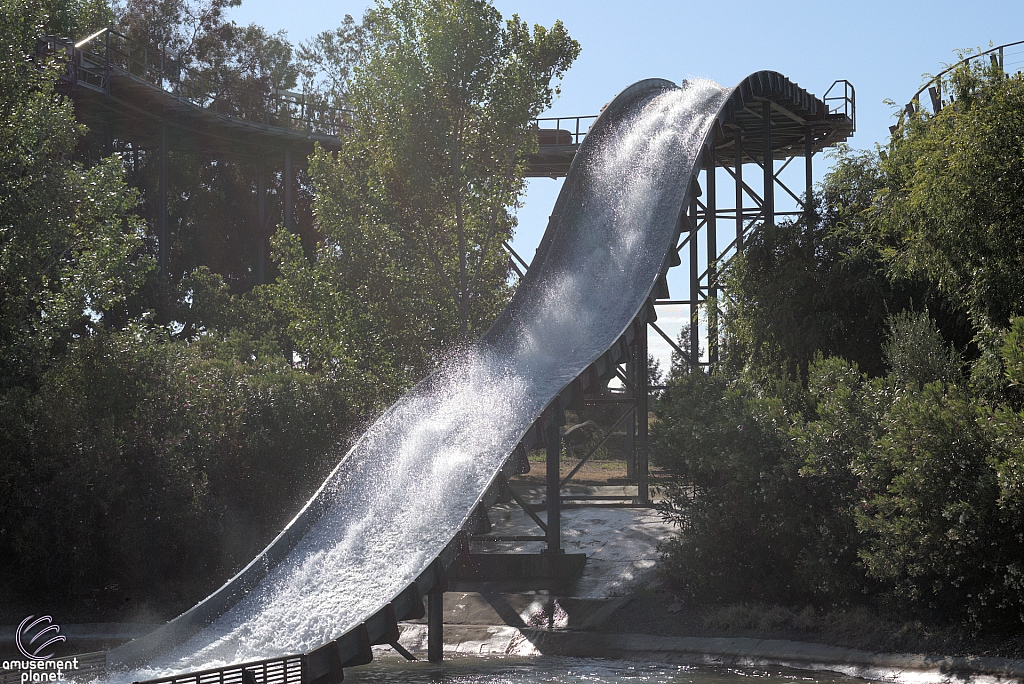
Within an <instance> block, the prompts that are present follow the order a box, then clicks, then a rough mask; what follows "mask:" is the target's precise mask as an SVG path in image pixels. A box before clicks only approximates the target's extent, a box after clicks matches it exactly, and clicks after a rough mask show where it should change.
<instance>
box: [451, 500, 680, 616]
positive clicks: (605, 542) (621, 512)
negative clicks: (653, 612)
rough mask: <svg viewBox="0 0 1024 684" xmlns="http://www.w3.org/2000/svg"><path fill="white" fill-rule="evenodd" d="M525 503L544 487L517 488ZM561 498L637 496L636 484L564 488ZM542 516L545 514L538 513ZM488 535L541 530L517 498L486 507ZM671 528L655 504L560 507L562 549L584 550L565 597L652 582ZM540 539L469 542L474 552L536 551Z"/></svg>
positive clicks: (625, 590)
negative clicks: (580, 569)
mask: <svg viewBox="0 0 1024 684" xmlns="http://www.w3.org/2000/svg"><path fill="white" fill-rule="evenodd" d="M517 491H519V492H520V493H521V495H522V496H523V498H524V499H525V500H526V501H527V502H530V503H532V502H540V501H541V500H542V499H543V489H542V488H539V487H538V488H521V489H517ZM563 495H564V496H573V495H575V496H580V495H591V496H593V495H597V496H622V497H623V500H624V501H625V500H628V499H629V498H631V497H633V496H635V495H636V487H635V486H593V487H586V486H580V487H567V488H566V489H565V491H564V493H563ZM539 515H540V517H541V518H542V519H543V518H544V517H545V514H544V513H543V512H540V513H539ZM490 518H491V524H492V525H493V529H492V530H491V534H492V535H497V536H521V535H538V534H543V532H542V531H541V529H540V528H539V527H537V525H536V523H534V522H533V520H531V519H530V517H529V516H528V515H527V514H526V513H525V512H524V511H523V509H522V508H520V507H519V506H518V505H517V504H516V503H515V502H510V503H507V504H495V506H494V507H493V508H492V509H491V511H490ZM672 529H673V528H672V526H671V525H669V524H668V523H666V522H665V521H664V520H662V518H661V516H660V515H658V513H657V511H655V510H654V509H653V508H634V507H622V506H614V505H610V504H608V503H595V504H592V505H585V506H578V507H577V506H574V505H569V506H566V507H564V508H563V509H562V547H563V548H564V549H565V550H566V551H567V552H569V553H573V552H576V553H579V552H582V553H586V554H587V563H586V565H585V566H584V568H583V575H582V576H581V577H580V578H579V579H578V581H577V582H576V583H575V586H574V587H572V588H571V589H570V590H569V591H567V592H564V593H566V594H567V595H570V596H574V597H579V598H608V597H616V596H625V595H626V594H629V593H632V592H635V591H636V590H637V589H639V588H640V587H642V586H644V585H645V584H648V583H650V582H651V581H653V580H654V570H655V565H656V562H657V560H658V543H659V542H660V541H662V540H664V539H667V538H668V537H669V535H670V534H671V533H672ZM544 548H545V544H544V542H476V541H475V542H473V543H472V544H471V550H472V551H473V553H540V552H541V551H543V550H544Z"/></svg>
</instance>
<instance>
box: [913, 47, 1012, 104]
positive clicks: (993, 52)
mask: <svg viewBox="0 0 1024 684" xmlns="http://www.w3.org/2000/svg"><path fill="white" fill-rule="evenodd" d="M1015 45H1024V40H1018V41H1016V42H1014V43H1004V44H1003V45H997V46H996V47H994V48H989V49H988V50H985V51H984V52H979V53H978V54H975V55H970V56H968V57H964V58H963V59H961V60H960V61H959V62H957V63H956V64H954V65H952V66H949V67H946V68H945V69H943V70H942V71H940V72H939V73H937V74H936V75H934V76H932V77H931V79H929V80H928V82H927V83H925V84H924V85H923V86H921V88H920V89H918V91H917V92H916V93H914V96H913V97H912V98H910V102H908V103H907V105H906V106H905V107H904V108H903V109H904V111H905V112H907V113H908V114H910V113H913V112H915V111H917V109H918V108H919V107H920V106H921V95H922V93H924V92H925V91H926V90H927V91H928V94H929V99H930V100H931V105H932V114H936V113H938V112H939V110H941V109H942V107H943V102H942V77H943V76H945V75H946V74H948V73H950V72H951V71H953V70H955V69H957V68H959V67H961V66H963V65H965V64H969V63H971V62H973V61H974V60H978V59H982V58H983V57H985V56H988V57H989V60H990V61H991V62H992V66H994V67H995V68H997V69H999V70H1000V71H1002V72H1004V73H1005V71H1006V54H1005V53H1006V48H1010V47H1014V46H1015ZM1020 71H1021V70H1020V69H1018V73H1020Z"/></svg>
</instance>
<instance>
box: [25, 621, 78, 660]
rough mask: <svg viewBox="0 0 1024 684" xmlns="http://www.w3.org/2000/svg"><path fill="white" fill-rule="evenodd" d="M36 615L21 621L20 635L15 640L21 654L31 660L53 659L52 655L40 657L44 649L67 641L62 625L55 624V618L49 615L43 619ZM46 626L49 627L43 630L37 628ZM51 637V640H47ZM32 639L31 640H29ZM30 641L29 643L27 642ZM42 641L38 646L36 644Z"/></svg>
mask: <svg viewBox="0 0 1024 684" xmlns="http://www.w3.org/2000/svg"><path fill="white" fill-rule="evenodd" d="M35 617H36V616H35V615H29V616H28V617H27V618H25V619H24V620H22V621H21V624H20V625H18V633H17V634H16V635H15V636H14V640H15V642H16V643H17V645H18V650H19V651H21V654H22V655H23V656H25V657H26V658H28V659H30V660H48V659H50V658H52V657H53V654H52V653H48V654H46V655H39V654H40V653H41V652H42V650H43V649H45V648H46V647H47V646H51V645H52V644H56V643H58V642H60V641H67V639H66V638H65V637H64V635H63V634H61V633H60V625H55V624H53V618H51V617H50V616H49V615H43V616H42V617H39V618H36V619H35V620H33V619H32V618H35ZM44 623H45V624H46V625H47V626H45V627H43V628H42V629H38V630H37V628H38V627H39V626H40V625H42V624H44ZM47 635H50V638H48V639H47V638H45V637H46V636H47ZM29 637H31V639H29ZM26 639H28V643H26V642H25V640H26ZM40 640H42V641H41V643H40V644H39V645H38V646H37V645H36V642H37V641H40Z"/></svg>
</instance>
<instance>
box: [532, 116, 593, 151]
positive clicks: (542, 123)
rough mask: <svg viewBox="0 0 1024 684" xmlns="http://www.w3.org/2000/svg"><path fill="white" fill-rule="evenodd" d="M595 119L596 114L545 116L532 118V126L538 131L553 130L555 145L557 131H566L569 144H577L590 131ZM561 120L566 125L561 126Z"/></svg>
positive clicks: (556, 143)
mask: <svg viewBox="0 0 1024 684" xmlns="http://www.w3.org/2000/svg"><path fill="white" fill-rule="evenodd" d="M596 120H597V115H596V114H595V115H592V116H545V117H541V118H538V119H534V120H533V128H534V129H536V130H538V131H552V132H554V133H555V134H556V138H555V146H556V147H558V146H559V145H560V143H559V141H558V133H559V132H566V133H568V134H569V136H570V138H571V141H572V142H571V143H570V144H571V145H576V146H578V145H579V144H580V143H581V142H583V138H584V137H586V135H587V132H588V131H590V126H591V125H593V123H594V121H596ZM563 121H564V122H566V126H567V127H563V124H562V122H563ZM552 122H553V123H552ZM584 122H586V123H584Z"/></svg>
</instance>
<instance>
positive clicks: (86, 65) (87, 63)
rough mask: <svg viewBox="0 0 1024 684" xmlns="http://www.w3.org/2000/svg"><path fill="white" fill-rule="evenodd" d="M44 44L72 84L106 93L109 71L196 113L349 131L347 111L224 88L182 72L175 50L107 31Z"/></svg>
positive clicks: (289, 95)
mask: <svg viewBox="0 0 1024 684" xmlns="http://www.w3.org/2000/svg"><path fill="white" fill-rule="evenodd" d="M46 41H47V43H48V44H49V45H50V48H51V49H52V50H54V51H60V50H65V51H68V52H69V54H70V64H71V67H70V70H71V71H72V73H71V74H70V75H71V77H72V78H73V79H74V80H76V81H81V82H84V83H86V84H88V85H90V86H92V87H94V88H99V89H101V90H104V91H105V92H107V93H109V92H110V75H111V70H112V69H117V70H118V71H120V72H122V73H124V74H127V75H129V76H131V77H133V78H136V79H138V80H141V81H143V82H145V83H148V84H149V85H152V86H154V87H157V88H159V89H161V90H163V91H165V92H167V93H170V94H171V95H174V96H175V97H177V98H179V99H181V100H184V101H186V102H188V103H190V104H193V105H195V106H197V107H199V108H202V109H207V110H210V111H213V112H216V113H218V114H223V115H226V116H230V117H233V118H237V119H242V120H244V121H251V122H254V123H261V124H267V125H271V126H278V127H282V128H292V129H300V130H305V131H306V132H307V133H322V134H327V135H339V134H340V133H342V132H344V131H345V130H347V129H348V128H349V120H350V115H351V111H350V110H346V109H342V108H338V107H331V106H329V105H327V104H326V103H322V102H317V101H316V98H314V97H312V96H311V95H308V94H306V93H295V92H292V91H287V90H284V89H280V88H277V87H274V86H272V85H270V84H268V83H265V82H260V81H254V82H252V83H251V84H250V86H251V87H246V88H239V87H238V86H236V85H234V84H230V83H224V82H222V81H221V80H218V79H215V78H211V77H209V76H208V75H207V74H206V73H203V72H201V71H197V70H193V69H190V68H188V67H186V66H184V65H183V64H182V61H181V57H180V55H179V54H178V53H176V52H175V51H174V50H170V49H168V48H166V47H165V46H158V47H154V46H151V45H147V44H144V43H140V42H138V41H134V40H132V39H130V38H128V37H127V36H125V35H124V34H122V33H119V32H118V31H116V30H114V29H112V28H105V29H101V30H99V31H97V32H96V33H93V34H92V35H90V36H88V37H87V38H85V39H83V40H81V41H79V42H77V43H71V41H68V40H66V39H62V38H56V37H47V39H46Z"/></svg>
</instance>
